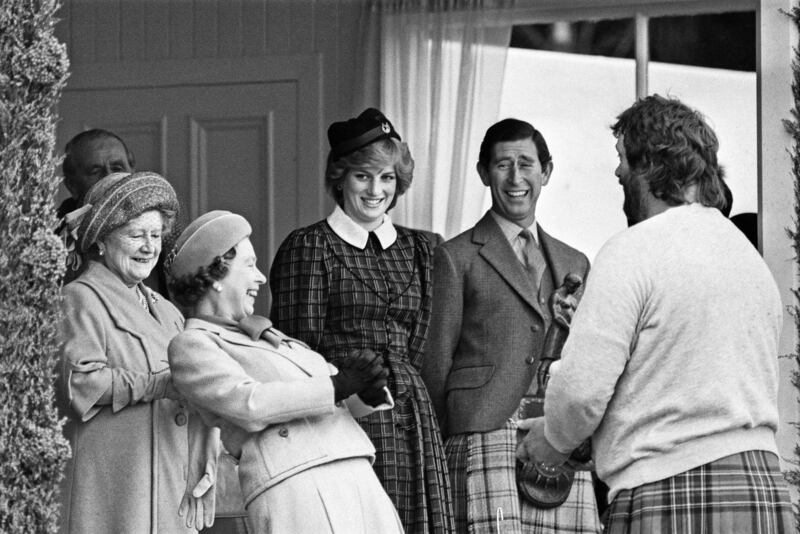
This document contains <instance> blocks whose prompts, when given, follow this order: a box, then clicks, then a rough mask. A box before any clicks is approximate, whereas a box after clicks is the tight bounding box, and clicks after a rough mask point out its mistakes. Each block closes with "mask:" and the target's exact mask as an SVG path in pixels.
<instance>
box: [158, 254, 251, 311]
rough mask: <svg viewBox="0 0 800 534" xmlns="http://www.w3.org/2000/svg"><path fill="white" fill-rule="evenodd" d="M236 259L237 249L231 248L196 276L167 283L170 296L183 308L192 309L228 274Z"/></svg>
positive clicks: (192, 275)
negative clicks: (230, 263) (231, 262)
mask: <svg viewBox="0 0 800 534" xmlns="http://www.w3.org/2000/svg"><path fill="white" fill-rule="evenodd" d="M234 257H236V247H231V248H230V249H229V250H228V251H227V252H226V253H225V254H223V255H222V256H217V257H215V258H214V261H212V262H211V265H209V266H207V267H201V268H200V269H198V270H197V272H196V273H194V274H187V275H185V276H181V277H180V278H175V279H171V280H169V282H167V287H168V289H169V294H170V296H171V297H172V299H173V300H175V301H176V302H177V303H178V304H180V305H181V306H184V307H186V308H191V307H192V306H194V305H195V304H197V303H198V302H199V301H200V299H201V298H203V295H205V294H206V293H208V291H209V289H211V287H212V286H213V285H214V282H219V281H220V280H222V279H223V278H225V275H227V274H228V267H229V262H230V260H232V259H233V258H234Z"/></svg>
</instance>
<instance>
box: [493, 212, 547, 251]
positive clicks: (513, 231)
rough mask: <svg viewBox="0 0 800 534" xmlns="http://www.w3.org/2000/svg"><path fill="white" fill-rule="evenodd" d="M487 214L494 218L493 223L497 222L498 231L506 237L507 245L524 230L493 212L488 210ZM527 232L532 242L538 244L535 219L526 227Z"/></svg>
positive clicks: (537, 228)
mask: <svg viewBox="0 0 800 534" xmlns="http://www.w3.org/2000/svg"><path fill="white" fill-rule="evenodd" d="M489 213H491V214H492V217H493V218H494V220H495V222H497V225H498V226H499V227H500V230H502V231H503V235H504V236H506V239H507V240H508V242H509V243H513V242H514V239H516V237H517V236H518V235H519V233H520V232H522V230H524V228H522V227H521V226H519V225H518V224H516V223H513V222H511V221H509V220H508V219H506V218H505V217H502V216H501V215H499V214H497V213H495V212H494V210H490V211H489ZM528 230H530V232H531V234H532V235H533V240H534V241H536V243H537V244H539V225H538V224H537V223H536V220H535V219H534V221H533V223H531V225H530V226H528Z"/></svg>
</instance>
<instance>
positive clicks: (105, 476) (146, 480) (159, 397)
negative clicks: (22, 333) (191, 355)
mask: <svg viewBox="0 0 800 534" xmlns="http://www.w3.org/2000/svg"><path fill="white" fill-rule="evenodd" d="M141 289H142V290H143V291H145V292H147V294H148V305H149V307H150V310H151V312H152V313H150V312H148V311H146V310H144V309H143V308H142V306H141V304H140V303H139V301H138V299H137V297H136V295H135V293H134V291H133V290H132V289H130V288H128V287H126V286H125V285H124V284H123V282H122V281H121V280H120V279H119V278H118V277H117V276H116V275H115V274H113V273H112V272H111V271H109V270H108V269H107V268H106V267H105V266H103V265H102V264H100V263H98V262H94V261H92V262H90V263H89V265H88V268H87V270H86V271H85V272H84V273H83V274H82V275H81V276H80V277H79V278H78V279H77V280H75V281H73V282H71V283H70V284H68V285H67V286H66V287H65V288H64V303H65V313H64V324H63V330H62V335H63V345H62V349H61V360H60V365H59V369H58V371H59V372H58V377H57V382H56V393H57V398H58V407H59V409H60V411H61V413H62V414H64V415H66V416H68V418H69V420H68V422H67V424H66V426H65V428H64V433H65V435H66V436H67V438H68V439H69V442H70V445H71V447H72V457H71V458H70V460H69V462H68V464H67V468H66V472H65V479H64V481H63V483H62V492H61V500H62V504H63V508H62V512H61V529H60V532H62V533H75V534H79V533H80V534H85V533H95V532H96V533H100V532H103V533H105V532H109V533H111V532H125V533H135V534H140V533H142V534H144V533H151V534H155V533H161V534H174V533H182V532H195V531H194V530H193V529H187V528H186V526H185V525H184V524H183V523H184V522H183V521H182V519H181V518H180V517H179V516H178V506H179V504H180V500H181V497H182V496H183V493H184V489H185V486H186V479H185V477H186V470H187V466H188V460H187V447H188V445H187V425H186V422H187V417H186V413H185V410H184V409H183V408H182V407H181V406H180V405H179V403H178V402H176V401H174V400H170V399H168V398H165V397H164V395H165V390H166V386H167V382H168V381H169V378H170V373H169V366H168V364H167V345H168V343H169V341H170V339H172V337H173V336H174V335H176V334H177V333H178V332H180V331H181V329H182V327H183V317H182V315H181V314H180V312H179V311H178V310H177V309H176V308H175V306H173V305H172V304H171V303H170V302H169V301H167V300H166V299H164V298H163V297H161V296H160V295H158V294H156V293H149V292H148V291H147V290H146V289H144V287H142V288H141ZM109 390H110V393H111V398H110V402H111V403H110V404H105V403H104V401H101V399H102V398H104V397H106V398H107V393H108V391H109Z"/></svg>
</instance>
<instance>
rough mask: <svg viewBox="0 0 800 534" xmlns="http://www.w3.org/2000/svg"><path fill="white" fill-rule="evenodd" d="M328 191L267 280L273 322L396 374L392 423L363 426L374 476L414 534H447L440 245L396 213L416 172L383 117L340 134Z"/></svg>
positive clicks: (368, 421) (328, 350) (345, 125)
mask: <svg viewBox="0 0 800 534" xmlns="http://www.w3.org/2000/svg"><path fill="white" fill-rule="evenodd" d="M328 139H329V141H330V145H331V150H330V154H329V156H328V163H327V170H326V173H325V186H326V189H327V190H328V192H329V194H330V195H331V196H332V197H333V198H334V200H335V201H336V204H337V205H336V207H335V208H334V211H333V213H331V215H330V216H328V218H327V219H325V220H322V221H320V222H318V223H316V224H313V225H311V226H309V227H306V228H301V229H298V230H295V231H293V232H292V233H291V234H290V235H289V236H288V237H287V238H286V240H285V241H284V242H283V244H282V245H281V246H280V249H279V250H278V253H277V256H276V258H275V260H274V262H273V265H272V270H271V274H270V289H271V290H272V297H273V303H272V312H271V318H272V320H273V321H275V323H276V324H277V326H278V328H280V329H281V330H283V331H284V332H286V333H288V334H289V335H291V336H294V337H297V338H299V339H301V340H303V341H305V342H306V343H308V344H309V346H311V348H312V349H314V350H316V351H318V352H320V353H321V354H323V355H324V356H325V358H326V359H327V360H328V361H330V362H331V363H333V364H334V365H336V364H338V363H339V362H340V361H341V360H342V359H343V358H345V357H346V355H347V353H348V352H349V351H350V350H352V349H367V348H368V349H371V350H373V351H375V352H377V353H379V354H380V355H381V356H382V357H383V359H384V360H385V361H386V363H387V364H388V366H389V369H390V371H391V373H390V376H389V389H390V391H391V393H392V395H393V396H394V399H395V408H394V409H393V410H392V411H391V412H378V413H375V414H372V415H370V416H369V417H367V418H364V419H361V420H360V422H361V424H362V426H363V428H364V429H365V430H366V432H367V434H368V435H369V437H370V438H371V439H372V441H373V443H374V444H375V447H376V449H377V458H376V460H375V464H374V467H375V471H376V473H377V475H378V478H380V480H381V482H382V483H383V487H384V488H385V489H386V491H387V492H388V493H389V496H390V497H392V500H393V501H394V504H395V507H396V508H397V511H398V513H399V514H400V519H401V521H402V522H403V526H404V527H405V529H406V531H407V532H409V533H431V532H450V531H451V530H452V512H451V510H452V506H451V498H450V490H449V478H448V475H447V465H446V460H445V454H444V448H443V446H442V440H441V433H440V431H439V427H438V423H437V422H436V417H435V415H434V411H433V408H432V406H431V401H430V397H429V396H428V393H427V390H426V389H425V385H424V384H423V382H422V379H421V378H420V375H419V369H420V365H421V359H422V354H423V353H422V351H423V347H424V344H425V338H426V336H427V332H428V323H429V320H430V313H431V297H432V290H431V268H432V256H431V245H430V242H429V240H428V238H427V237H425V236H424V235H422V233H420V232H418V231H414V230H410V229H408V228H403V227H400V226H395V225H394V224H392V221H391V219H390V218H389V216H388V214H387V212H388V211H389V210H390V209H391V208H392V207H394V205H395V204H396V203H397V199H398V198H399V197H400V196H402V195H403V193H405V191H406V190H407V189H408V187H409V186H410V185H411V179H412V171H413V169H414V160H413V159H412V158H411V154H410V152H409V149H408V145H407V144H406V143H403V142H402V141H401V139H400V135H399V134H398V133H397V132H396V131H395V129H394V127H393V126H392V124H391V122H389V120H388V119H387V118H386V117H385V116H384V115H383V114H382V113H381V112H380V111H378V110H376V109H367V110H366V111H364V112H363V113H362V114H361V115H359V116H358V117H356V118H353V119H350V120H348V121H344V122H336V123H333V124H332V125H331V126H330V128H329V129H328Z"/></svg>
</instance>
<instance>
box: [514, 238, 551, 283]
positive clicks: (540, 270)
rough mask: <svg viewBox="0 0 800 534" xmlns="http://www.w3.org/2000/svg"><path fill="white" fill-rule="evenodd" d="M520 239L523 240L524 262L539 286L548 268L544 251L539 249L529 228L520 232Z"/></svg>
mask: <svg viewBox="0 0 800 534" xmlns="http://www.w3.org/2000/svg"><path fill="white" fill-rule="evenodd" d="M519 240H520V242H521V247H520V250H521V252H522V258H521V259H522V264H523V265H524V266H525V268H526V269H527V270H528V272H529V273H530V274H531V276H532V277H533V281H534V282H535V284H536V286H537V287H538V286H539V283H540V282H541V281H542V275H543V274H544V270H545V268H546V264H545V261H544V256H543V255H542V251H541V250H540V249H539V245H538V244H537V243H536V239H534V237H533V234H532V233H531V231H530V230H528V229H527V228H526V229H525V230H523V231H521V232H520V233H519Z"/></svg>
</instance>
